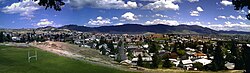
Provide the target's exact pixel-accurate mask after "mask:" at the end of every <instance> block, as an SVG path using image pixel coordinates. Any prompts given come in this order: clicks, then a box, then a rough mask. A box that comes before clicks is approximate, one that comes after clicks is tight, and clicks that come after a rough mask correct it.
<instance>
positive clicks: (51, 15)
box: [0, 0, 250, 32]
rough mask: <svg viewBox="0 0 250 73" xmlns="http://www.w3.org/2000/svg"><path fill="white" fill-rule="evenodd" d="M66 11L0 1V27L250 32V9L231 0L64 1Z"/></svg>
mask: <svg viewBox="0 0 250 73" xmlns="http://www.w3.org/2000/svg"><path fill="white" fill-rule="evenodd" d="M64 2H66V5H65V6H64V7H63V8H62V11H55V10H53V9H48V10H45V8H44V7H40V6H38V5H37V2H33V1H30V0H23V1H18V0H0V21H1V23H0V28H37V27H45V26H55V27H59V26H63V25H68V24H77V25H80V26H88V27H98V26H111V25H123V24H129V23H137V24H142V25H154V24H166V25H171V26H176V25H181V24H185V25H199V26H203V27H208V28H211V29H215V30H237V31H249V32H250V21H249V20H247V19H246V17H245V15H246V14H247V13H248V10H246V9H244V10H240V11H235V10H234V7H233V6H232V2H230V1H227V0H64Z"/></svg>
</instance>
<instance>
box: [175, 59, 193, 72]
mask: <svg viewBox="0 0 250 73" xmlns="http://www.w3.org/2000/svg"><path fill="white" fill-rule="evenodd" d="M178 66H179V67H183V68H186V70H189V69H191V68H193V61H191V60H190V59H188V60H181V61H180V63H179V65H178Z"/></svg>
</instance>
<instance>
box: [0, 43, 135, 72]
mask: <svg viewBox="0 0 250 73" xmlns="http://www.w3.org/2000/svg"><path fill="white" fill-rule="evenodd" d="M29 50H30V51H32V50H33V51H34V50H37V52H38V61H35V60H31V61H32V62H31V63H28V61H27V52H28V51H29ZM0 73H130V72H126V71H121V70H117V69H113V68H108V67H103V66H99V65H94V64H90V63H87V62H84V61H78V60H74V59H70V58H65V57H62V56H58V55H55V54H52V53H49V52H45V51H42V50H40V49H37V48H33V47H30V48H18V47H8V46H0Z"/></svg>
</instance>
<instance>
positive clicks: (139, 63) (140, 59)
mask: <svg viewBox="0 0 250 73" xmlns="http://www.w3.org/2000/svg"><path fill="white" fill-rule="evenodd" d="M137 66H141V67H142V66H143V60H142V56H141V54H139V55H138V61H137Z"/></svg>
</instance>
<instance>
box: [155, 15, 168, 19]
mask: <svg viewBox="0 0 250 73" xmlns="http://www.w3.org/2000/svg"><path fill="white" fill-rule="evenodd" d="M152 17H163V18H166V17H168V16H167V15H163V14H155V15H152Z"/></svg>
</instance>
